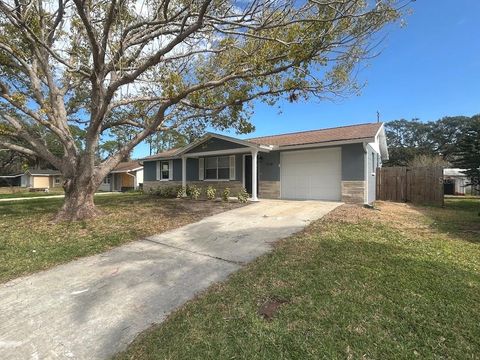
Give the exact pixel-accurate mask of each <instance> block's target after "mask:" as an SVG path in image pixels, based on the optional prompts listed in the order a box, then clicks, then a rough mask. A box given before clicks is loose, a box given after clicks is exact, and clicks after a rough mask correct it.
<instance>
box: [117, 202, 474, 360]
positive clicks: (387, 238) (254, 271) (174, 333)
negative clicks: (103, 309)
mask: <svg viewBox="0 0 480 360" xmlns="http://www.w3.org/2000/svg"><path fill="white" fill-rule="evenodd" d="M475 201H476V200H469V199H466V200H462V201H460V200H447V202H446V207H445V208H432V207H421V208H416V207H413V206H408V205H405V204H392V203H381V204H379V211H378V210H370V209H364V208H361V207H355V206H342V207H340V208H338V209H337V210H335V211H334V212H333V213H331V214H330V215H329V216H327V218H325V219H324V220H321V221H317V222H316V223H314V224H312V225H311V226H310V227H309V228H308V229H307V230H306V231H304V232H302V233H300V234H297V235H295V236H292V237H290V238H288V239H286V240H284V241H281V242H280V243H279V244H278V245H277V247H276V249H275V250H274V251H273V252H272V253H270V254H267V255H265V256H263V257H261V258H259V259H257V260H256V261H255V262H253V263H251V264H249V265H247V266H246V267H245V268H244V269H242V270H241V271H240V272H238V273H236V274H234V275H232V276H231V277H230V278H229V279H228V280H227V281H226V282H225V283H221V284H217V285H215V286H213V287H211V288H210V289H209V290H208V291H206V292H204V293H203V294H201V295H200V296H198V297H197V298H196V299H195V300H193V301H190V302H189V303H187V304H186V305H185V306H184V307H182V308H181V309H179V310H178V311H177V312H175V313H174V314H172V315H171V316H170V317H169V319H168V320H167V321H166V322H165V323H163V324H161V325H158V326H154V327H152V328H151V329H150V330H148V331H146V332H145V333H143V334H141V335H140V336H139V337H138V338H137V339H136V340H135V341H134V343H133V344H131V346H130V347H129V348H128V350H127V351H126V352H124V353H121V354H119V355H118V356H117V357H116V359H230V358H232V359H359V358H369V359H372V358H373V359H415V358H419V359H423V358H429V359H432V358H457V359H473V358H476V357H477V356H478V354H479V353H480V327H479V325H478V324H480V306H479V294H480V237H479V236H478V235H475V231H477V230H478V226H479V224H478V223H479V220H480V219H479V217H478V216H477V211H478V210H477V206H478V205H477V204H476V203H475ZM467 230H468V231H467ZM269 303H273V304H278V306H276V307H275V309H274V310H275V313H274V314H273V316H271V318H270V319H268V320H266V319H265V316H262V311H263V309H264V307H265V304H269Z"/></svg>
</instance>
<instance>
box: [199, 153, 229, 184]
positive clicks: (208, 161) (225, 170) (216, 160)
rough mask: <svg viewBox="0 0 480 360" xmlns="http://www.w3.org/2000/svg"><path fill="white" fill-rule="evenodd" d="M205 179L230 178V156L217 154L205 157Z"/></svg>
mask: <svg viewBox="0 0 480 360" xmlns="http://www.w3.org/2000/svg"><path fill="white" fill-rule="evenodd" d="M205 179H207V180H228V179H230V157H229V156H216V157H208V158H205Z"/></svg>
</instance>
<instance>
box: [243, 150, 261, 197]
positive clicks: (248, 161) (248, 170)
mask: <svg viewBox="0 0 480 360" xmlns="http://www.w3.org/2000/svg"><path fill="white" fill-rule="evenodd" d="M257 161H258V160H257ZM243 171H244V172H245V189H246V190H247V193H248V194H249V195H250V196H252V155H245V168H244V169H243ZM257 196H258V166H257Z"/></svg>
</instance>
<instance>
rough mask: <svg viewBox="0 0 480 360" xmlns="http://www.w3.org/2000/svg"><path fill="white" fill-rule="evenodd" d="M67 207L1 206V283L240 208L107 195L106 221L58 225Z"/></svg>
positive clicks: (40, 203) (103, 200) (39, 202)
mask: <svg viewBox="0 0 480 360" xmlns="http://www.w3.org/2000/svg"><path fill="white" fill-rule="evenodd" d="M62 202H63V199H59V198H54V199H32V200H29V201H16V202H13V201H12V202H0V234H1V236H0V282H5V281H8V280H10V279H13V278H15V277H18V276H20V275H24V274H28V273H31V272H35V271H39V270H42V269H46V268H49V267H51V266H53V265H57V264H60V263H64V262H67V261H70V260H73V259H75V258H78V257H82V256H87V255H92V254H96V253H99V252H103V251H106V250H108V249H110V248H112V247H115V246H118V245H121V244H124V243H126V242H128V241H131V240H135V239H139V238H142V237H144V236H148V235H153V234H156V233H160V232H163V231H166V230H170V229H173V228H175V227H179V226H183V225H186V224H188V223H191V222H195V221H198V220H200V219H202V218H203V217H205V216H209V215H212V214H215V213H218V212H221V211H224V210H227V209H230V208H233V207H236V206H239V204H236V203H229V204H225V203H214V202H205V201H197V202H195V201H188V200H177V199H173V200H163V199H159V198H156V197H151V196H148V195H139V194H112V195H101V196H96V197H95V202H96V203H97V205H98V207H99V208H100V209H101V210H102V211H103V212H104V213H105V215H104V216H100V217H99V218H97V219H94V220H90V221H83V222H73V223H60V224H52V222H51V220H52V218H53V217H54V215H55V213H56V212H57V211H58V209H59V207H60V206H61V204H62Z"/></svg>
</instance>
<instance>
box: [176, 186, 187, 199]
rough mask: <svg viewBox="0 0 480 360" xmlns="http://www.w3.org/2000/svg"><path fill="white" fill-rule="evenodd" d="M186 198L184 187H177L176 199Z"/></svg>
mask: <svg viewBox="0 0 480 360" xmlns="http://www.w3.org/2000/svg"><path fill="white" fill-rule="evenodd" d="M185 196H187V188H186V187H185V186H179V187H178V190H177V198H178V199H181V198H183V197H185Z"/></svg>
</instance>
